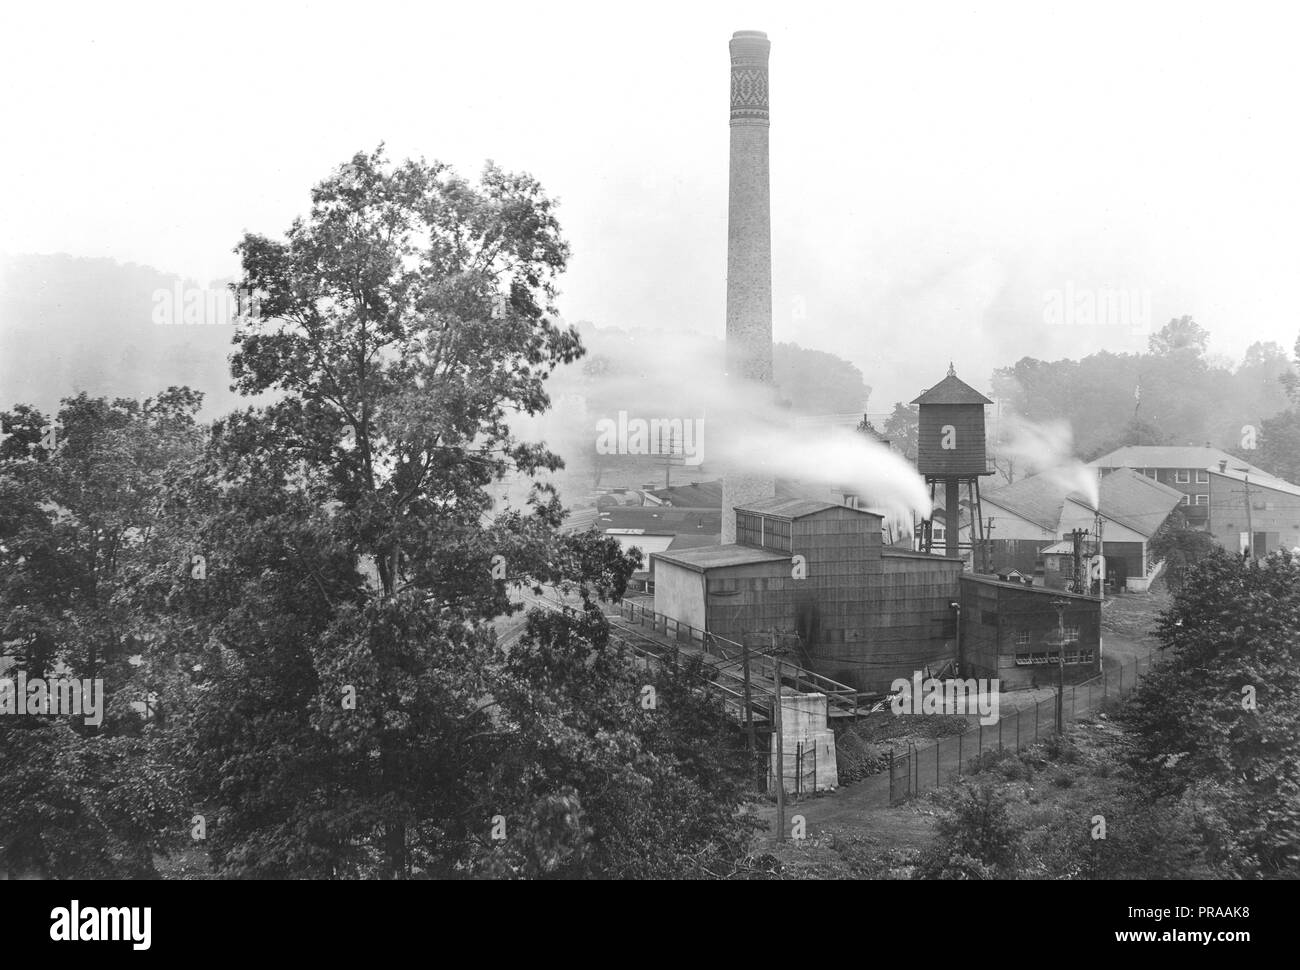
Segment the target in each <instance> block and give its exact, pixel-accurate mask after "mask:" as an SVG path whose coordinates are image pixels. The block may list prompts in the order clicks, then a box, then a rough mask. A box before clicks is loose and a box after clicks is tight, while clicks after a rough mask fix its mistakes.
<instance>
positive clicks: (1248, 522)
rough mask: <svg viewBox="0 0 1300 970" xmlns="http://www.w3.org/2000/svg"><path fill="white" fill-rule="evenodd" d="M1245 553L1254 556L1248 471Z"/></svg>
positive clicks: (1253, 527) (1253, 533)
mask: <svg viewBox="0 0 1300 970" xmlns="http://www.w3.org/2000/svg"><path fill="white" fill-rule="evenodd" d="M1246 555H1247V556H1249V557H1250V558H1251V559H1254V558H1255V524H1254V521H1253V520H1252V519H1251V515H1250V472H1246Z"/></svg>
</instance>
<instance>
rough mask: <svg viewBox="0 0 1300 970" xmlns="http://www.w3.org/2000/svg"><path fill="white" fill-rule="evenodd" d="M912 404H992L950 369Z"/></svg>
mask: <svg viewBox="0 0 1300 970" xmlns="http://www.w3.org/2000/svg"><path fill="white" fill-rule="evenodd" d="M912 403H913V404H992V403H993V402H992V401H990V400H989V399H988V398H986V397H985V396H984V395H983V394H981V393H980V392H979V391H977V390H975V388H973V387H971V386H970V385H969V384H967V383H966V382H965V381H963V380H962V379H961V378H959V377H958V376H957V375H956V374H955V373H953V371H952V370H951V369H949V371H948V376H947V377H945V378H944V379H943V380H941V381H940V382H939V383H938V384H936V385H934V387H932V388H930V389H929V390H928V391H926V392H925V393H924V394H922V395H921V396H920V397H918V398H917V399H916V400H915V401H913V402H912Z"/></svg>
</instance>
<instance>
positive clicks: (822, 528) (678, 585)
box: [651, 499, 962, 693]
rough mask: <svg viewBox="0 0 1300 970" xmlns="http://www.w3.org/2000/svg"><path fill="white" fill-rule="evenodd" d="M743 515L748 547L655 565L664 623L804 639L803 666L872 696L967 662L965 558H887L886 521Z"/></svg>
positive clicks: (754, 508) (672, 556) (857, 514)
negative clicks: (960, 598) (961, 594)
mask: <svg viewBox="0 0 1300 970" xmlns="http://www.w3.org/2000/svg"><path fill="white" fill-rule="evenodd" d="M735 516H736V534H737V539H738V540H739V541H738V542H736V543H731V544H727V545H721V546H712V547H704V548H699V549H686V550H682V551H680V552H677V551H667V552H658V553H654V554H652V555H651V560H652V562H653V564H654V569H655V600H654V602H655V606H654V609H655V612H656V613H660V614H663V615H665V616H670V617H674V618H676V619H677V620H679V621H680V622H683V623H688V624H690V625H691V626H694V627H697V628H699V629H706V630H708V631H709V632H711V633H715V634H717V635H719V636H723V637H726V638H727V639H731V640H740V639H741V638H742V636H744V635H746V634H750V635H752V634H756V633H763V632H776V633H797V634H798V635H799V642H800V644H801V649H802V652H803V656H801V657H800V658H798V659H799V661H800V662H801V663H803V664H804V665H805V666H808V667H810V668H811V669H813V670H815V671H817V672H818V673H821V674H825V675H826V676H828V677H831V678H833V679H834V680H837V681H840V682H841V683H845V684H848V685H850V686H852V687H855V688H856V689H858V690H860V691H864V692H869V693H876V692H880V693H883V692H885V691H887V690H888V687H889V684H890V682H891V681H893V680H894V678H896V677H910V676H911V675H912V674H913V673H914V672H915V671H917V670H923V669H926V668H929V669H931V670H934V671H936V672H937V671H939V670H940V669H941V668H943V667H945V666H949V667H950V666H951V665H952V663H953V662H954V661H955V660H956V647H957V612H956V610H955V609H954V608H953V606H952V604H953V603H954V602H955V598H956V594H957V579H958V577H959V576H960V574H961V571H962V561H961V560H960V559H950V558H947V557H944V556H932V555H924V554H922V553H916V552H911V551H905V550H893V549H886V548H885V546H884V543H883V542H882V539H881V524H882V519H881V516H879V515H877V514H876V513H874V512H867V511H864V510H861V509H854V508H849V507H847V506H844V505H835V504H833V503H830V502H819V501H813V500H809V499H768V500H765V501H761V502H751V503H749V504H747V505H744V506H738V507H737V508H736V509H735Z"/></svg>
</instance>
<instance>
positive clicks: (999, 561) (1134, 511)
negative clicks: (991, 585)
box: [984, 468, 1183, 591]
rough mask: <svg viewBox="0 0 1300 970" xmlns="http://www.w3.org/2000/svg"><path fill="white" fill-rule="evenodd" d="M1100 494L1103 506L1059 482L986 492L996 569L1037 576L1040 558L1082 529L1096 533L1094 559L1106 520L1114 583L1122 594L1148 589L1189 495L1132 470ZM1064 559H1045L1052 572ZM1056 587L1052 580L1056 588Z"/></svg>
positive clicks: (1036, 478) (1028, 481)
mask: <svg viewBox="0 0 1300 970" xmlns="http://www.w3.org/2000/svg"><path fill="white" fill-rule="evenodd" d="M1098 494H1099V496H1100V500H1099V501H1098V503H1097V504H1096V505H1094V504H1093V502H1092V500H1091V499H1090V498H1089V497H1088V496H1085V495H1083V494H1082V493H1080V492H1078V491H1074V490H1072V489H1071V487H1070V485H1069V483H1068V482H1066V481H1065V480H1064V479H1062V478H1059V477H1057V476H1054V475H1032V476H1030V477H1028V478H1022V479H1021V480H1020V481H1018V482H1015V483H1013V484H1011V485H1005V486H1003V487H1002V488H998V489H993V490H992V491H990V492H986V493H985V494H984V505H985V509H986V512H985V514H986V517H987V518H988V519H991V520H992V528H991V530H990V532H989V535H990V536H991V537H992V539H991V542H992V546H993V562H994V567H995V568H997V569H1002V570H1007V569H1012V568H1016V569H1020V570H1021V571H1022V572H1026V571H1032V570H1033V568H1034V566H1035V565H1036V563H1037V559H1038V557H1040V556H1043V555H1044V553H1045V552H1046V551H1047V550H1048V549H1049V547H1052V546H1054V545H1055V544H1057V543H1058V542H1059V541H1061V540H1064V539H1068V538H1069V536H1070V535H1071V533H1072V532H1073V531H1074V530H1076V529H1081V530H1083V531H1085V532H1087V533H1089V535H1090V539H1089V543H1090V546H1089V554H1090V555H1092V554H1095V551H1096V550H1095V543H1096V528H1097V525H1096V524H1097V521H1098V518H1099V517H1100V520H1101V539H1102V545H1103V549H1104V554H1105V557H1106V572H1107V575H1108V577H1109V578H1110V580H1112V581H1113V582H1114V585H1115V586H1116V587H1117V588H1127V589H1129V590H1132V591H1141V590H1145V589H1146V588H1147V586H1148V584H1149V582H1150V579H1151V572H1152V569H1153V567H1154V565H1155V563H1154V559H1153V556H1152V555H1151V549H1150V544H1151V540H1152V539H1153V538H1154V537H1155V535H1156V533H1157V532H1158V531H1159V529H1160V527H1161V526H1162V525H1163V524H1164V523H1165V521H1166V520H1167V519H1168V518H1169V515H1170V514H1171V513H1172V512H1173V511H1174V510H1175V509H1177V508H1178V507H1179V505H1180V503H1181V502H1182V498H1183V495H1182V493H1181V492H1179V491H1178V490H1177V489H1174V488H1172V487H1170V486H1168V485H1164V484H1162V483H1160V482H1158V481H1155V480H1153V479H1151V478H1148V477H1146V476H1145V475H1140V474H1138V473H1137V472H1136V471H1134V470H1133V469H1130V468H1120V469H1117V470H1115V471H1112V472H1111V473H1110V474H1108V475H1106V476H1105V477H1104V478H1102V479H1101V482H1100V483H1099V486H1098ZM1067 553H1068V554H1069V555H1073V550H1072V549H1070V550H1064V549H1062V550H1061V551H1060V554H1059V555H1066V554H1067ZM1059 555H1058V554H1057V553H1051V554H1049V555H1048V557H1046V558H1045V566H1046V567H1047V569H1048V570H1049V571H1050V570H1052V569H1053V567H1054V566H1055V565H1056V564H1057V563H1059V562H1060V558H1059ZM1058 568H1059V567H1058ZM1051 580H1052V577H1051V576H1048V584H1049V585H1052V582H1051Z"/></svg>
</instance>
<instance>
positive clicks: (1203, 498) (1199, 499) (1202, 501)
mask: <svg viewBox="0 0 1300 970" xmlns="http://www.w3.org/2000/svg"><path fill="white" fill-rule="evenodd" d="M1196 504H1197V505H1209V504H1210V496H1208V495H1198V496H1196ZM773 690H775V688H773Z"/></svg>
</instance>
